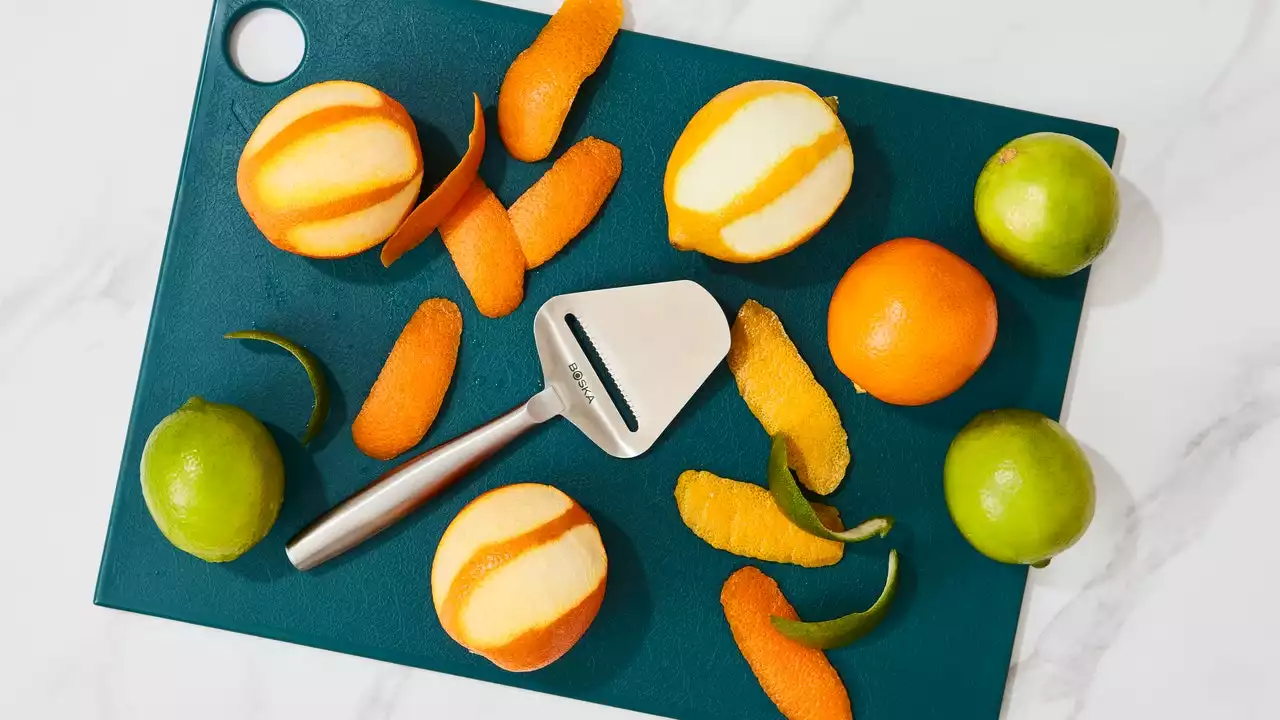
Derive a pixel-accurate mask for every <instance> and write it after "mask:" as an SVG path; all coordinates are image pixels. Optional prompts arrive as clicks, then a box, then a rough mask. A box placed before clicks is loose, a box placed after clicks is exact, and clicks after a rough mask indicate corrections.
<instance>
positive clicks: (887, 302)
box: [827, 238, 996, 405]
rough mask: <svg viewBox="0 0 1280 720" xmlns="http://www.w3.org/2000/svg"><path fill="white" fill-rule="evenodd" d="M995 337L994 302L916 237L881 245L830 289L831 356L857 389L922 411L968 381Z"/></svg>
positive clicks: (984, 287) (974, 276) (956, 261)
mask: <svg viewBox="0 0 1280 720" xmlns="http://www.w3.org/2000/svg"><path fill="white" fill-rule="evenodd" d="M995 339H996V296H995V293H994V292H992V290H991V285H990V284H989V283H987V279H986V278H985V277H983V276H982V273H980V272H978V270H977V269H976V268H974V267H973V266H972V265H970V264H969V263H967V262H965V261H964V260H963V259H962V258H961V257H960V256H959V255H956V254H955V253H953V252H951V251H950V250H947V249H946V248H944V247H942V246H940V245H937V244H935V243H931V242H929V241H928V240H921V239H919V238H898V239H897V240H890V241H888V242H886V243H881V244H880V245H877V246H876V247H874V248H872V249H870V250H868V251H867V252H866V253H865V254H863V255H862V257H860V258H858V259H857V260H856V261H855V262H854V263H853V265H851V266H850V267H849V269H848V271H846V272H845V274H844V277H843V278H841V279H840V283H839V284H838V285H836V291H835V294H834V295H833V296H832V298H831V307H830V309H829V310H828V313H827V343H828V345H829V346H830V348H831V358H832V359H833V360H835V363H836V367H838V368H840V371H841V372H843V373H844V374H845V375H846V376H847V377H848V378H849V379H850V380H852V381H853V382H854V383H855V384H856V385H857V386H858V387H859V388H861V389H863V390H866V391H867V392H869V393H871V394H872V395H873V396H875V397H876V398H879V399H880V400H883V401H885V402H887V403H892V404H894V405H924V404H925V403H931V402H933V401H935V400H940V399H942V398H944V397H946V396H947V395H950V394H951V393H953V392H955V391H956V390H957V389H959V388H960V386H961V385H964V384H965V383H966V382H968V380H969V378H970V377H972V376H973V374H974V373H975V372H977V370H978V368H979V367H980V366H981V365H982V363H983V362H985V361H986V359H987V355H988V354H990V352H991V346H992V345H993V344H994V343H995Z"/></svg>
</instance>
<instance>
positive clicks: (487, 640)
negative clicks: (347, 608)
mask: <svg viewBox="0 0 1280 720" xmlns="http://www.w3.org/2000/svg"><path fill="white" fill-rule="evenodd" d="M608 566H609V561H608V558H607V557H606V556H605V551H604V544H603V543H602V542H601V541H600V531H599V530H597V529H596V525H595V523H594V522H592V520H591V517H590V516H589V515H587V511H586V510H583V509H582V506H581V505H578V503H576V502H574V501H573V499H572V498H570V497H569V496H568V495H565V494H564V493H563V492H560V491H559V490H557V489H555V488H553V487H550V486H548V485H536V484H532V483H525V484H519V485H508V486H506V487H501V488H498V489H496V490H490V491H489V492H487V493H485V494H483V495H481V496H480V497H478V498H476V499H475V500H472V501H471V503H470V504H468V505H467V506H466V507H464V508H463V509H462V511H461V512H459V513H458V516H457V517H455V518H454V519H453V522H451V523H449V527H448V528H447V529H445V531H444V536H443V537H441V538H440V544H439V545H438V546H437V547H436V557H435V561H434V562H433V563H432V565H431V597H432V600H433V602H434V604H435V609H436V615H437V616H439V618H440V624H441V626H443V627H444V630H445V632H447V633H448V634H449V637H451V638H453V639H454V640H455V641H457V642H458V644H460V645H462V646H463V647H465V648H467V649H468V650H470V651H472V652H474V653H476V654H478V655H482V656H484V657H486V658H488V659H489V660H490V661H491V662H493V664H495V665H497V666H498V667H500V668H502V669H504V670H511V671H515V672H526V671H529V670H537V669H539V668H542V667H545V666H547V665H549V664H551V663H553V662H555V661H556V660H557V659H559V658H560V656H562V655H564V654H565V653H566V652H568V651H569V648H571V647H573V645H574V644H575V643H577V642H578V639H579V638H581V637H582V634H583V633H585V632H586V631H587V628H588V627H589V626H590V625H591V621H592V620H594V619H595V616H596V612H597V611H598V610H599V609H600V603H601V602H602V601H603V600H604V588H605V576H606V575H607V572H608Z"/></svg>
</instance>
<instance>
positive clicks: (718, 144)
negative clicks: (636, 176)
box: [662, 80, 853, 263]
mask: <svg viewBox="0 0 1280 720" xmlns="http://www.w3.org/2000/svg"><path fill="white" fill-rule="evenodd" d="M852 182H853V148H852V146H850V144H849V135H848V133H846V132H845V128H844V125H843V124H842V123H841V122H840V118H839V116H838V115H837V114H836V112H835V110H834V109H833V108H832V107H831V105H828V104H827V101H825V100H823V99H822V97H821V96H819V95H818V94H817V93H816V92H814V91H813V90H810V89H809V88H807V87H805V86H804V85H798V84H796V83H792V82H784V81H781V80H753V81H751V82H745V83H742V84H741V85H736V86H734V87H731V88H729V89H728V90H725V91H724V92H722V93H720V94H719V95H716V96H715V97H714V98H712V99H711V101H710V102H708V103H707V104H706V105H705V106H703V107H702V109H701V110H699V111H698V112H697V113H696V114H695V115H694V116H693V119H692V120H690V121H689V125H688V126H687V127H686V128H685V129H684V132H683V133H681V135H680V139H679V140H677V141H676V145H675V148H673V149H672V151H671V158H670V159H669V160H668V161H667V172H666V176H665V178H664V180H663V186H662V192H663V199H664V201H665V202H666V206H667V223H668V229H667V234H668V237H669V238H670V240H671V244H672V245H673V246H674V247H675V248H676V249H677V250H695V251H697V252H700V253H703V254H704V255H710V256H711V257H714V258H718V259H720V260H725V261H728V262H736V263H752V262H760V261H761V260H768V259H769V258H772V257H777V256H778V255H782V254H783V253H787V252H790V251H792V250H794V249H795V248H796V247H798V246H799V245H800V244H801V243H803V242H805V241H806V240H808V239H809V238H811V237H813V235H814V233H816V232H818V231H819V230H821V229H822V227H823V226H824V225H826V224H827V221H828V220H830V219H831V215H832V214H833V213H835V211H836V208H838V207H840V203H842V202H844V198H845V195H846V194H848V192H849V186H850V184H851V183H852Z"/></svg>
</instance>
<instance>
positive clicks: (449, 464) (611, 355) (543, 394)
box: [285, 280, 729, 570]
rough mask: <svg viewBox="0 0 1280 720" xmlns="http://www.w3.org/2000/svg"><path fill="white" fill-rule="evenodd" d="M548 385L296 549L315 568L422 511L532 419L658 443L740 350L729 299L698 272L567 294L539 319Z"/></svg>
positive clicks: (311, 531) (348, 507) (353, 500)
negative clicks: (697, 278) (722, 301)
mask: <svg viewBox="0 0 1280 720" xmlns="http://www.w3.org/2000/svg"><path fill="white" fill-rule="evenodd" d="M533 339H534V342H535V344H536V345H537V349H538V359H539V361H540V362H541V363H542V376H543V382H544V387H543V389H542V390H541V391H540V392H538V393H537V394H536V395H534V396H533V397H532V398H530V399H529V401H528V402H526V403H524V404H523V405H520V406H519V407H517V408H515V409H514V410H511V411H510V412H508V413H507V414H505V415H503V416H501V417H499V418H497V419H496V420H493V421H491V422H489V423H488V424H486V425H484V426H482V427H479V428H477V429H475V430H472V431H471V432H468V433H466V434H464V435H461V436H459V437H457V438H455V439H453V440H450V441H449V442H446V443H444V444H443V445H440V446H438V447H436V448H434V449H432V450H428V451H427V452H425V453H423V454H422V455H419V456H418V457H415V458H413V459H412V460H409V461H408V462H405V463H403V464H402V465H400V466H399V467H396V468H394V469H393V470H390V471H389V472H387V473H386V474H384V475H383V476H382V477H380V478H378V479H377V480H376V481H374V482H373V484H371V485H369V486H368V487H366V488H365V489H363V490H361V491H360V492H358V493H356V494H355V495H353V496H352V497H350V498H348V499H347V500H346V501H344V502H343V503H341V504H340V505H338V506H337V507H335V508H333V509H332V510H330V511H329V512H327V513H325V514H324V515H323V516H321V517H320V518H319V519H317V520H316V521H315V522H313V523H312V524H311V525H309V526H308V527H307V528H306V529H304V530H303V531H302V532H301V533H299V534H298V535H297V536H296V537H294V538H293V539H292V540H290V541H289V543H288V545H286V546H285V552H286V554H287V555H288V556H289V561H290V562H292V563H293V565H294V567H296V568H298V569H299V570H310V569H311V568H314V567H316V566H318V565H320V564H322V563H324V562H326V561H328V560H331V559H333V558H335V557H337V556H338V555H341V554H342V553H344V552H346V551H347V550H350V549H351V548H353V547H355V546H356V545H359V544H360V543H362V542H364V541H365V540H368V539H369V538H371V537H373V536H374V535H376V534H378V533H379V532H381V531H382V530H385V529H386V528H388V527H390V526H391V525H393V524H395V523H396V522H397V521H399V520H400V519H402V518H404V517H405V516H406V515H408V514H409V513H411V512H413V511H414V510H415V509H417V508H418V507H420V506H421V505H422V504H423V503H425V502H426V501H427V500H429V499H430V498H431V497H432V496H433V495H435V494H436V493H438V492H440V491H441V490H443V489H444V488H446V487H448V486H449V485H450V484H452V483H453V482H454V481H456V480H458V479H459V478H461V477H462V476H463V475H465V474H466V473H467V472H469V471H470V470H472V469H473V468H475V467H476V466H477V465H479V464H480V463H481V462H483V461H484V460H485V459H486V458H488V457H489V456H491V455H493V454H494V453H495V452H497V451H498V450H500V449H501V448H502V447H503V446H505V445H506V444H507V443H509V442H511V441H512V440H514V439H515V438H516V437H518V436H520V435H521V434H523V433H525V432H526V431H528V430H530V429H532V428H533V427H535V426H537V425H539V424H541V423H543V422H546V421H547V420H550V419H551V418H554V417H556V416H562V417H564V418H565V419H566V420H568V421H569V422H571V423H573V424H574V425H575V426H577V428H578V429H579V430H581V431H582V432H583V434H585V435H586V436H587V437H588V438H590V439H591V441H592V442H594V443H595V444H596V445H599V446H600V449H602V450H604V451H605V452H607V453H609V454H610V455H612V456H614V457H618V458H631V457H635V456H637V455H639V454H641V453H643V452H644V451H646V450H648V449H649V448H650V447H651V446H652V445H653V443H654V442H655V441H656V440H657V439H658V436H659V435H661V434H662V432H663V430H665V429H666V428H667V426H668V425H670V424H671V422H672V421H673V420H674V419H675V417H676V415H677V414H678V413H679V412H680V409H681V408H682V407H684V406H685V404H686V403H687V402H688V401H689V399H690V398H692V397H693V394H694V393H695V392H696V391H697V389H698V388H699V387H701V386H702V383H703V382H705V381H706V379H707V377H708V376H709V375H710V374H711V372H712V370H714V369H715V368H716V366H717V365H719V364H720V361H721V360H723V359H724V358H725V356H726V355H727V354H728V352H729V323H728V320H727V319H726V317H725V314H724V311H723V310H722V309H721V308H720V305H719V303H717V302H716V300H715V298H713V297H712V296H711V294H710V293H708V292H707V291H706V290H705V289H704V288H703V287H702V286H701V285H698V284H697V283H695V282H692V281H689V280H677V281H674V282H663V283H654V284H651V285H634V286H631V287H620V288H612V289H607V290H594V291H590V292H580V293H571V294H568V295H559V296H556V297H553V298H551V299H550V300H548V301H547V302H546V303H545V304H543V306H542V307H541V308H540V309H539V310H538V313H537V315H536V316H535V317H534V320H533Z"/></svg>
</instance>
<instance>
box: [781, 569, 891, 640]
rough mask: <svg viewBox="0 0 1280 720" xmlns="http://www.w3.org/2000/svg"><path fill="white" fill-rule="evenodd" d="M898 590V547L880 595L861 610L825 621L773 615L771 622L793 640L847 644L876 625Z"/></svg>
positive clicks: (885, 612)
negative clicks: (791, 618)
mask: <svg viewBox="0 0 1280 720" xmlns="http://www.w3.org/2000/svg"><path fill="white" fill-rule="evenodd" d="M897 592H898V551H897V550H890V551H889V574H888V577H886V578H885V581H884V589H883V590H881V591H880V597H878V598H876V601H875V602H874V603H873V604H872V605H871V607H869V608H867V609H866V610H864V611H862V612H856V613H849V614H848V615H845V616H844V617H838V618H836V619H835V620H826V621H824V622H802V621H800V620H790V619H788V618H783V617H778V616H777V615H773V616H771V617H770V618H769V622H771V623H773V628H774V629H775V630H777V631H778V632H780V633H782V635H783V636H784V637H786V638H787V639H789V640H794V641H796V642H798V643H800V644H801V645H803V646H805V647H808V648H815V649H817V650H834V649H835V648H838V647H844V646H845V645H849V644H851V643H853V642H854V641H856V640H858V639H859V638H861V637H862V636H864V635H866V634H867V633H869V632H871V631H872V630H875V629H876V626H877V625H879V624H880V621H882V620H884V618H885V616H886V615H888V614H889V606H890V605H891V604H893V596H894V595H896V594H897Z"/></svg>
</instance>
